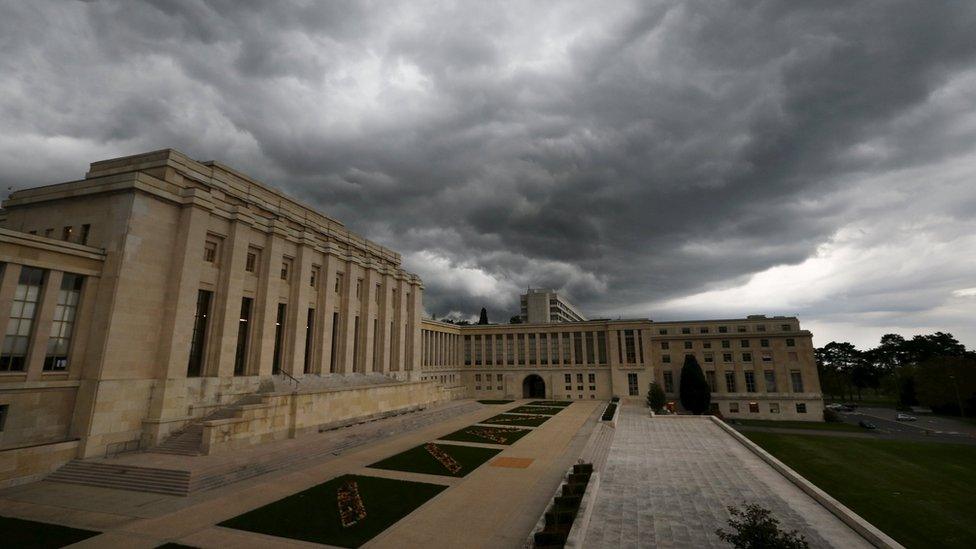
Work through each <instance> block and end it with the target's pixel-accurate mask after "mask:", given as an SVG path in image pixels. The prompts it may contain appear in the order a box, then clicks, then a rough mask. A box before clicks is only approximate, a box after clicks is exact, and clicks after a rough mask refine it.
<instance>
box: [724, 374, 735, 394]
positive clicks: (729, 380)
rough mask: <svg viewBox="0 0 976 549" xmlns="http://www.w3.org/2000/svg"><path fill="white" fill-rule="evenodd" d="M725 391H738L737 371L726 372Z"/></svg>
mask: <svg viewBox="0 0 976 549" xmlns="http://www.w3.org/2000/svg"><path fill="white" fill-rule="evenodd" d="M725 392H727V393H734V392H736V386H735V372H725Z"/></svg>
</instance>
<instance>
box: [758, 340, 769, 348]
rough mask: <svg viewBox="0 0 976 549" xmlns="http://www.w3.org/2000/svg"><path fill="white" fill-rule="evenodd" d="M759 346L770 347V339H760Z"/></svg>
mask: <svg viewBox="0 0 976 549" xmlns="http://www.w3.org/2000/svg"><path fill="white" fill-rule="evenodd" d="M759 346H760V347H769V340H768V339H760V340H759Z"/></svg>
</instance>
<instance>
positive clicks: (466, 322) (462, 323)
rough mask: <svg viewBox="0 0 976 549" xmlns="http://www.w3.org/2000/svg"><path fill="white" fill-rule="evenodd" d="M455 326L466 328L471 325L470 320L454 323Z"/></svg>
mask: <svg viewBox="0 0 976 549" xmlns="http://www.w3.org/2000/svg"><path fill="white" fill-rule="evenodd" d="M455 324H457V325H458V326H468V325H470V324H471V321H470V320H458V321H457V322H455Z"/></svg>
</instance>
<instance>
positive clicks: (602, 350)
mask: <svg viewBox="0 0 976 549" xmlns="http://www.w3.org/2000/svg"><path fill="white" fill-rule="evenodd" d="M596 348H597V358H598V360H599V361H598V362H597V364H606V363H607V333H606V332H599V333H598V334H596Z"/></svg>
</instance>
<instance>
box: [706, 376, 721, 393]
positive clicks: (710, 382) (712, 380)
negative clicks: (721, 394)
mask: <svg viewBox="0 0 976 549" xmlns="http://www.w3.org/2000/svg"><path fill="white" fill-rule="evenodd" d="M705 380H706V381H707V382H708V390H709V391H711V392H713V393H715V392H718V389H716V388H715V370H708V371H706V372H705Z"/></svg>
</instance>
